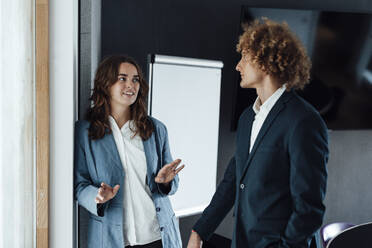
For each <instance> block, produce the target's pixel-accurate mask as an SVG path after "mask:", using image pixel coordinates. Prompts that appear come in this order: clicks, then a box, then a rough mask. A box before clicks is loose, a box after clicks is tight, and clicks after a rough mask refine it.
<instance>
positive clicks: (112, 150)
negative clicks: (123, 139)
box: [97, 133, 124, 173]
mask: <svg viewBox="0 0 372 248" xmlns="http://www.w3.org/2000/svg"><path fill="white" fill-rule="evenodd" d="M97 142H99V145H100V146H101V147H102V148H103V150H104V151H105V152H106V154H107V155H108V156H107V158H110V157H111V159H112V160H113V162H114V165H115V166H116V167H117V168H118V169H119V170H120V172H121V173H123V171H124V170H123V166H122V164H121V160H120V156H119V151H118V148H117V147H116V143H115V140H114V136H113V134H112V133H110V134H105V136H103V138H102V139H100V140H97Z"/></svg>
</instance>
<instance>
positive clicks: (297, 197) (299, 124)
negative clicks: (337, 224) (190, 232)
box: [194, 91, 328, 248]
mask: <svg viewBox="0 0 372 248" xmlns="http://www.w3.org/2000/svg"><path fill="white" fill-rule="evenodd" d="M254 116H255V113H254V111H253V109H252V106H250V107H249V108H247V109H246V110H245V111H244V112H243V114H242V115H241V117H240V119H239V124H238V130H237V136H236V152H235V155H234V157H233V158H232V159H231V161H230V163H229V165H228V167H227V169H226V172H225V175H224V178H223V180H222V182H221V183H220V184H219V186H218V188H217V190H216V193H215V194H214V196H213V198H212V201H211V203H210V204H209V206H208V207H207V208H206V209H205V210H204V212H203V215H202V217H201V218H200V219H199V220H198V222H197V223H196V224H195V226H194V230H195V231H196V232H197V233H199V235H200V236H201V237H202V239H203V240H208V239H209V238H210V236H211V235H212V234H213V232H214V230H215V229H216V228H217V226H218V225H219V224H220V223H221V221H222V220H223V218H224V217H225V216H226V214H227V213H228V212H229V211H230V209H231V208H232V207H233V206H235V209H234V216H235V221H234V234H233V240H232V247H234V248H235V247H237V248H241V247H253V248H261V247H308V244H309V241H310V239H311V237H312V236H313V235H314V232H315V231H316V230H317V229H318V228H319V227H320V226H321V224H322V220H323V215H324V211H325V207H324V205H323V199H324V196H325V190H326V181H327V170H326V163H327V160H328V134H327V127H326V125H325V123H324V121H323V120H322V118H321V117H320V115H319V114H318V112H317V111H316V110H315V109H314V108H313V107H312V106H310V105H309V104H308V103H307V102H305V101H304V100H303V99H302V98H300V97H299V96H298V95H297V94H295V93H294V92H292V91H290V92H287V91H286V92H284V93H283V95H282V96H281V97H280V98H279V99H278V101H277V102H276V103H275V105H274V107H273V108H272V109H271V111H270V113H269V114H268V116H267V118H266V120H265V122H264V123H263V125H262V127H261V129H260V132H259V134H258V136H257V138H256V141H255V144H254V146H253V148H252V151H251V152H249V147H250V136H251V129H252V123H253V120H254Z"/></svg>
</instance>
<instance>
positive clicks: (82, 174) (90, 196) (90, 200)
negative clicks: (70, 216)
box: [74, 124, 108, 217]
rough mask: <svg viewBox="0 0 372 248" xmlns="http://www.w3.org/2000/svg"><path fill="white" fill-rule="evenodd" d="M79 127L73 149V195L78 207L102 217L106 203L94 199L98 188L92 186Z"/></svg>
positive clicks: (77, 127) (77, 126) (76, 129)
mask: <svg viewBox="0 0 372 248" xmlns="http://www.w3.org/2000/svg"><path fill="white" fill-rule="evenodd" d="M81 131H82V130H81V127H79V125H78V124H77V125H76V127H75V134H76V135H75V148H74V193H75V198H76V200H77V201H78V203H79V205H81V206H83V207H84V208H85V209H87V210H88V211H89V212H90V213H92V214H94V215H97V216H100V217H102V216H103V215H104V210H105V208H106V207H107V204H108V202H106V203H104V204H97V203H96V202H95V198H96V196H97V193H98V187H96V186H94V184H93V182H92V180H91V178H90V174H89V170H88V164H87V160H86V156H85V151H84V148H83V146H82V145H81V144H80V140H79V137H81Z"/></svg>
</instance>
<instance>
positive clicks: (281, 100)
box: [240, 91, 293, 181]
mask: <svg viewBox="0 0 372 248" xmlns="http://www.w3.org/2000/svg"><path fill="white" fill-rule="evenodd" d="M292 96H293V93H292V92H287V91H285V92H284V93H283V95H282V96H281V97H280V98H279V99H278V101H277V102H276V103H275V105H274V106H273V108H272V109H271V111H270V112H269V114H268V115H267V117H266V119H265V121H264V123H263V124H262V127H261V129H260V131H259V133H258V135H257V138H256V140H255V143H254V145H253V147H252V151H251V152H250V153H249V148H250V146H248V153H249V156H248V159H247V162H246V163H245V166H244V167H243V172H242V174H241V175H242V176H241V178H240V181H241V180H242V179H243V178H244V176H245V174H246V173H247V170H248V168H249V166H250V163H251V161H252V158H253V157H254V155H255V153H256V150H257V147H259V146H260V143H261V141H262V139H263V138H264V137H265V135H266V133H267V131H268V130H269V129H270V127H271V126H272V123H273V122H274V120H275V119H276V117H277V116H278V114H279V113H280V112H281V111H282V110H283V109H284V108H285V103H286V102H287V101H289V99H290V98H292ZM252 123H253V121H251V124H250V129H252ZM248 137H249V140H250V137H251V136H250V135H249V136H248ZM249 143H250V142H249Z"/></svg>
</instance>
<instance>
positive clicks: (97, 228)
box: [88, 217, 103, 248]
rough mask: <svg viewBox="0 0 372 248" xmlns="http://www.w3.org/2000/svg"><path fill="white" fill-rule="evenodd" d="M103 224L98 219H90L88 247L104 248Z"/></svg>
mask: <svg viewBox="0 0 372 248" xmlns="http://www.w3.org/2000/svg"><path fill="white" fill-rule="evenodd" d="M102 225H103V224H102V222H101V221H100V220H97V219H96V218H92V217H90V218H89V225H88V247H98V248H101V247H103V240H102V235H103V230H102V229H103V227H102Z"/></svg>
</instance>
